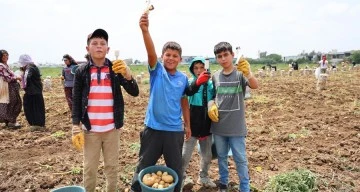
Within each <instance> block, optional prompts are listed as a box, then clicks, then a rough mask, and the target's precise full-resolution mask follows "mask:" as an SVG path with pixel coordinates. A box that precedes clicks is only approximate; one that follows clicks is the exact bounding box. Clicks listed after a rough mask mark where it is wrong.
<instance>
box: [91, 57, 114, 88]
mask: <svg viewBox="0 0 360 192" xmlns="http://www.w3.org/2000/svg"><path fill="white" fill-rule="evenodd" d="M109 66H110V64H109V60H107V59H105V63H104V65H103V66H101V67H98V66H96V65H95V64H94V63H93V62H92V60H90V68H92V67H94V68H97V83H98V85H99V84H100V82H101V68H103V67H109Z"/></svg>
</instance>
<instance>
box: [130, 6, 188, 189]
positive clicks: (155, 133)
mask: <svg viewBox="0 0 360 192" xmlns="http://www.w3.org/2000/svg"><path fill="white" fill-rule="evenodd" d="M139 25H140V28H141V31H142V35H143V39H144V44H145V47H146V50H147V55H148V63H149V66H148V70H149V73H150V99H149V104H148V107H147V111H146V115H145V129H144V130H143V131H142V132H141V134H140V135H141V136H140V140H141V141H140V143H141V146H140V152H139V163H138V165H137V168H136V170H135V174H134V178H133V181H132V185H131V190H132V191H136V192H138V191H141V188H140V183H139V181H138V179H137V177H138V174H139V172H140V171H141V170H142V169H144V168H146V167H148V166H152V165H155V164H156V162H157V160H158V159H159V158H160V156H161V155H163V156H164V158H165V163H166V165H167V166H168V167H170V168H171V169H173V170H174V171H175V172H176V173H177V175H178V177H179V181H178V184H177V185H176V186H175V189H174V190H175V192H179V191H180V188H181V183H182V163H181V161H180V159H181V157H182V147H183V143H184V126H183V121H182V119H181V115H183V118H184V124H185V135H186V136H185V139H189V138H190V137H191V129H190V111H189V103H188V100H187V97H186V96H185V91H186V89H187V87H188V78H187V76H186V75H185V74H184V73H182V72H180V71H178V70H177V69H176V68H177V66H178V65H179V63H180V62H181V52H182V49H181V47H180V45H179V44H178V43H176V42H173V41H170V42H167V43H165V45H164V46H163V48H162V53H161V59H162V62H159V61H158V60H157V59H158V57H157V55H156V52H155V47H154V43H153V41H152V39H151V36H150V33H149V19H148V14H147V13H144V14H143V15H142V16H141V18H140V22H139Z"/></svg>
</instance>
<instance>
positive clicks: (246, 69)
mask: <svg viewBox="0 0 360 192" xmlns="http://www.w3.org/2000/svg"><path fill="white" fill-rule="evenodd" d="M237 70H238V71H241V72H242V73H243V74H244V76H245V77H246V78H248V79H249V77H250V76H251V70H250V63H249V62H248V61H247V60H246V59H244V58H243V57H241V58H240V59H239V62H238V64H237Z"/></svg>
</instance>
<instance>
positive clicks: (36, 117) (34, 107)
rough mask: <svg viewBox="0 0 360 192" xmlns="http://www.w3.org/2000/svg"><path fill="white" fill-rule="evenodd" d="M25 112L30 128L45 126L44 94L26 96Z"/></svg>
mask: <svg viewBox="0 0 360 192" xmlns="http://www.w3.org/2000/svg"><path fill="white" fill-rule="evenodd" d="M24 112H25V117H26V120H27V121H28V123H29V124H30V126H34V125H35V126H41V127H44V126H45V104H44V98H43V95H42V94H36V95H29V94H27V93H25V94H24Z"/></svg>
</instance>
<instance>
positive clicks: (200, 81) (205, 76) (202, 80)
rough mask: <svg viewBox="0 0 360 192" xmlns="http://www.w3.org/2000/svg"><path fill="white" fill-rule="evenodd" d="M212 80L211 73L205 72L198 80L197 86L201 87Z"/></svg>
mask: <svg viewBox="0 0 360 192" xmlns="http://www.w3.org/2000/svg"><path fill="white" fill-rule="evenodd" d="M209 79H210V72H207V71H203V72H202V73H201V74H200V75H199V77H198V78H197V79H196V82H195V83H196V86H200V85H202V84H205V83H207V82H208V81H209Z"/></svg>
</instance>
